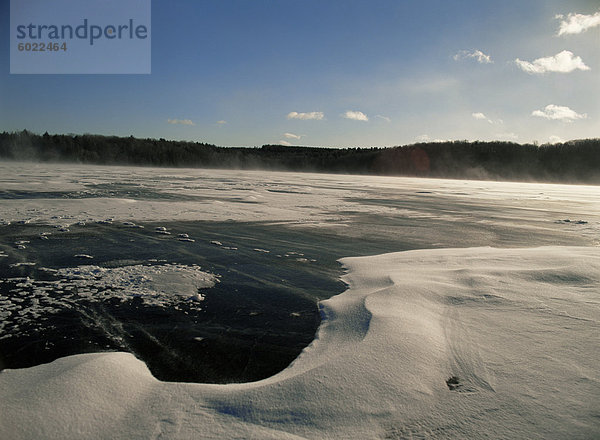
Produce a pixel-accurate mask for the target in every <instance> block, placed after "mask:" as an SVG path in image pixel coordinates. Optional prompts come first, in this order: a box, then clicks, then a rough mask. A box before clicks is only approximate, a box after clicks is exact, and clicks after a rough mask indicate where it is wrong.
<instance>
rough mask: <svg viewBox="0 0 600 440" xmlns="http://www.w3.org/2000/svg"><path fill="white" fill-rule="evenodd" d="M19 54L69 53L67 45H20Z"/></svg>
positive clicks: (18, 46) (18, 47)
mask: <svg viewBox="0 0 600 440" xmlns="http://www.w3.org/2000/svg"><path fill="white" fill-rule="evenodd" d="M17 49H19V52H23V51H25V52H58V51H61V50H62V51H63V52H66V51H67V43H62V44H61V43H19V44H18V45H17Z"/></svg>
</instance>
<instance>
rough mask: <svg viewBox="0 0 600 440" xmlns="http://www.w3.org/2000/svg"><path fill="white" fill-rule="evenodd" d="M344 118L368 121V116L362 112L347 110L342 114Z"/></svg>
mask: <svg viewBox="0 0 600 440" xmlns="http://www.w3.org/2000/svg"><path fill="white" fill-rule="evenodd" d="M342 116H343V117H344V118H346V119H353V120H355V121H365V122H366V121H368V120H369V118H368V117H367V115H365V114H364V113H363V112H359V111H355V110H348V111H347V112H346V113H344V114H343V115H342Z"/></svg>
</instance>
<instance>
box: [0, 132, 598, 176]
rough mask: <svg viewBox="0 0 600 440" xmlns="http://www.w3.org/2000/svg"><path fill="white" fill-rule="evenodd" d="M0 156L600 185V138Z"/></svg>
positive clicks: (178, 144) (91, 149)
mask: <svg viewBox="0 0 600 440" xmlns="http://www.w3.org/2000/svg"><path fill="white" fill-rule="evenodd" d="M0 158H3V159H9V160H21V161H40V162H73V163H93V164H105V165H109V164H111V165H146V166H163V167H205V168H236V169H267V170H289V171H312V172H331V173H350V174H376V175H402V176H419V177H445V178H464V179H494V180H536V181H547V182H568V183H592V184H600V139H584V140H575V141H569V142H565V143H561V144H544V145H540V146H538V145H533V144H516V143H512V142H500V141H497V142H468V141H451V142H435V143H419V144H413V145H406V146H400V147H393V148H318V147H288V146H282V145H263V146H262V147H252V148H240V147H236V148H230V147H218V146H216V145H211V144H205V143H198V142H184V141H167V140H165V139H158V140H157V139H138V138H134V137H132V136H130V137H117V136H100V135H91V134H84V135H49V134H48V133H45V134H44V135H36V134H33V133H31V132H28V131H26V130H24V131H21V132H15V133H7V132H4V133H1V134H0Z"/></svg>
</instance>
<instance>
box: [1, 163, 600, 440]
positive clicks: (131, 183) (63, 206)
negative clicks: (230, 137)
mask: <svg viewBox="0 0 600 440" xmlns="http://www.w3.org/2000/svg"><path fill="white" fill-rule="evenodd" d="M0 176H1V177H0V187H1V188H2V189H3V190H5V191H8V192H10V191H11V190H15V191H19V192H20V193H21V194H24V193H27V192H28V191H29V192H31V194H33V195H35V197H31V198H22V199H6V200H2V202H1V203H2V205H1V211H0V227H3V228H4V227H8V225H10V224H11V223H13V224H29V226H27V227H34V226H35V225H43V226H44V227H45V226H49V225H54V226H58V227H62V228H63V229H65V232H64V233H63V234H64V235H68V234H72V232H67V231H66V229H67V228H68V226H70V225H73V224H78V225H80V226H82V227H83V226H84V225H85V224H86V223H101V224H102V223H104V224H111V225H115V224H119V226H120V227H123V226H125V227H131V225H129V224H124V222H129V223H131V224H132V225H137V224H138V223H143V222H151V223H153V224H157V223H159V222H172V221H219V222H226V221H230V220H231V221H239V222H263V223H265V224H272V225H281V224H284V225H286V227H288V228H290V229H293V230H303V229H304V230H307V229H311V230H318V231H319V232H322V233H323V234H330V236H331V237H335V240H338V241H339V242H340V243H344V242H352V240H353V239H354V238H355V237H361V236H366V235H369V236H370V237H373V239H374V240H380V242H385V241H386V239H388V238H389V237H390V236H391V235H402V236H403V237H405V238H406V243H409V244H410V246H412V247H428V248H430V249H420V250H412V251H406V252H396V253H387V254H382V255H374V256H366V257H358V258H344V259H342V260H341V261H342V264H343V265H344V266H345V267H346V268H347V269H348V273H347V274H346V275H345V276H344V280H345V281H346V282H347V283H348V286H349V287H348V290H347V291H346V292H344V293H343V294H341V295H338V296H336V297H333V298H331V299H329V300H326V301H323V302H321V303H320V307H321V312H322V317H323V320H322V323H321V326H320V328H319V331H318V334H317V335H316V338H315V340H314V342H313V343H312V344H311V345H310V346H308V347H307V348H306V349H305V350H304V351H303V352H302V354H301V355H300V357H298V358H297V359H296V361H295V362H294V363H293V364H292V365H290V366H289V367H288V368H287V369H285V370H283V371H282V372H280V373H279V374H277V375H275V376H273V377H271V378H268V379H265V380H262V381H259V382H254V383H247V384H231V385H206V384H192V383H167V382H160V381H158V380H156V379H155V378H154V377H153V376H152V375H151V374H150V372H149V370H148V369H147V368H146V366H145V365H144V363H143V362H141V361H139V360H137V359H136V358H135V357H134V356H133V355H131V354H127V353H98V354H86V355H77V356H70V357H66V358H61V359H58V360H56V361H54V362H52V363H50V364H45V365H39V366H36V367H32V368H26V369H19V370H3V371H2V372H0V438H2V439H4V438H7V439H38V438H61V439H80V438H89V439H95V438H99V439H100V438H101V439H114V438H123V439H125V438H126V439H136V438H139V439H146V438H173V439H188V438H214V439H222V438H249V439H253V438H256V439H268V438H273V439H286V438H289V439H298V438H308V439H340V438H351V439H369V438H388V439H404V438H472V439H479V438H481V439H483V438H510V439H522V438H533V439H535V438H539V439H542V438H543V439H563V438H581V439H584V438H585V439H587V438H597V437H599V436H600V423H599V420H600V419H599V415H600V403H599V402H600V370H599V369H598V365H599V364H600V352H599V351H598V342H599V339H598V335H599V334H600V328H599V327H600V325H599V321H600V247H599V246H600V204H599V203H598V200H600V189H599V188H598V187H593V186H570V185H547V184H537V183H506V182H504V183H502V182H469V181H459V180H455V181H451V180H441V179H437V180H434V179H410V178H393V177H372V176H343V175H324V174H323V175H319V174H298V173H274V172H270V173H265V172H250V171H232V170H229V171H224V170H189V169H188V170H186V169H174V170H169V169H160V170H157V169H150V168H139V169H135V172H131V169H130V168H126V167H87V166H74V165H31V164H6V163H3V164H0ZM24 176H27V178H26V179H25V178H24ZM120 184H126V185H128V191H127V192H123V193H120V192H119V191H120V190H119V185H120ZM132 188H135V189H136V191H135V192H134V193H132V192H131V191H129V190H130V189H132ZM44 191H47V192H55V193H60V194H62V195H63V196H61V197H56V196H53V197H50V196H48V197H46V198H45V197H43V192H44ZM38 193H40V194H38ZM116 222H119V223H116ZM165 224H166V223H165ZM169 226H170V225H169ZM11 227H12V226H11ZM95 227H97V228H102V227H103V226H95ZM107 227H108V226H107ZM114 227H116V226H114ZM158 228H162V229H158V230H157V231H156V232H159V233H160V232H163V233H165V232H168V231H167V229H166V227H164V226H163V227H160V226H159V227H158ZM73 229H75V228H73ZM173 233H174V236H173V238H172V239H171V238H168V237H161V238H160V239H161V240H163V241H165V242H166V241H168V240H173V241H175V242H176V240H175V237H178V238H179V239H186V238H189V237H182V236H181V235H178V234H179V233H180V231H178V230H176V229H175V228H173ZM63 234H61V235H63ZM151 235H152V236H155V235H154V234H151ZM215 238H219V240H223V242H222V241H219V240H216V239H215V240H212V241H211V242H210V243H212V244H213V245H215V246H220V247H222V248H223V249H237V247H233V246H223V243H225V244H227V245H229V244H237V243H229V241H226V240H224V239H223V238H221V236H219V235H215ZM190 240H192V239H190ZM36 242H37V240H36ZM490 243H494V244H495V246H497V247H503V249H500V248H492V247H480V246H481V245H484V244H490ZM197 245H198V243H196V245H188V244H185V246H186V248H192V247H193V246H197ZM541 245H544V246H541ZM574 245H577V246H574ZM19 246H25V245H24V244H14V241H13V242H11V243H9V244H8V245H6V246H5V248H3V249H2V250H1V251H0V257H4V258H6V259H8V260H10V262H12V261H13V260H12V259H13V258H14V259H15V263H12V264H20V263H25V264H28V263H27V261H26V260H25V258H26V253H27V252H29V250H30V248H33V246H27V247H25V248H23V249H19ZM182 246H184V244H182ZM410 246H409V247H410ZM265 248H267V249H265ZM432 248H433V249H432ZM436 248H441V249H436ZM240 249H242V248H241V247H240ZM252 249H254V250H255V251H256V253H255V254H254V255H256V256H258V255H262V254H265V255H264V256H270V255H271V254H267V253H266V252H268V249H271V248H270V247H269V245H268V243H261V242H257V243H256V247H252ZM273 249H274V248H273ZM315 249H316V250H315V254H314V255H313V253H312V251H311V253H310V254H308V253H307V256H308V255H310V257H312V256H314V257H316V258H317V260H319V259H320V257H319V256H318V254H317V253H316V252H317V250H318V246H317V247H315ZM393 250H395V249H390V251H393ZM275 252H276V251H273V255H275ZM277 252H279V253H278V255H285V257H288V259H285V260H284V259H281V260H280V261H291V260H292V259H298V258H304V259H306V260H308V261H307V262H310V263H313V265H314V266H315V267H318V264H319V263H318V262H317V261H315V259H314V258H310V259H308V258H307V257H306V256H303V255H302V254H301V253H298V252H296V251H293V250H291V251H290V252H287V253H284V252H280V251H277ZM82 255H83V254H82ZM4 258H3V259H4ZM17 258H19V259H17ZM4 261H6V260H4ZM149 261H150V260H149ZM154 262H156V263H160V262H164V260H160V261H159V260H154ZM42 269H43V268H42ZM42 269H40V270H42ZM154 271H157V272H154ZM53 274H54V275H58V276H60V277H62V278H65V279H67V280H68V282H67V283H63V284H64V288H65V292H67V290H66V289H67V288H68V287H69V285H70V284H73V285H75V284H76V285H77V286H80V287H81V289H79V292H78V293H77V294H79V295H81V294H86V292H89V293H90V296H92V297H93V296H94V292H95V291H96V290H97V289H98V288H99V286H100V288H101V289H107V290H109V291H110V294H111V295H113V294H114V295H119V294H120V292H121V291H122V290H124V289H127V291H128V292H132V291H133V290H132V289H134V290H135V289H138V290H136V291H139V292H141V293H140V294H141V295H145V297H146V298H148V299H151V298H154V299H155V300H156V301H164V300H165V298H168V297H169V295H172V294H173V292H175V293H176V294H179V295H183V296H185V297H189V298H194V295H198V288H199V287H203V286H205V287H209V286H210V285H211V284H210V283H211V282H216V279H215V278H214V276H212V275H210V274H208V273H205V272H203V271H201V270H200V268H199V267H196V266H183V265H182V266H181V267H175V266H173V265H166V264H164V265H163V264H156V265H153V266H148V265H139V264H133V265H129V266H124V267H118V268H106V267H99V266H80V267H71V268H62V269H59V270H57V271H56V272H53ZM0 281H1V280H0ZM7 283H13V284H15V286H14V288H15V289H19V292H20V293H19V295H30V294H31V293H30V292H34V294H35V295H37V296H35V295H33V297H34V298H33V299H39V301H38V303H39V304H40V306H42V307H46V306H45V305H44V301H43V299H44V298H45V296H44V295H46V294H45V292H46V290H45V289H46V288H47V286H46V284H44V283H43V282H37V281H34V280H31V279H29V278H25V277H24V278H18V279H17V278H13V279H11V280H8V279H6V280H5V283H4V286H6V285H7ZM36 283H37V284H36ZM63 284H61V286H62V285H63ZM58 287H60V286H58ZM58 287H57V288H58ZM61 288H62V287H61ZM57 291H58V290H57ZM65 295H67V294H66V293H65ZM38 297H39V298H38ZM195 299H196V300H201V299H202V297H201V295H200V296H198V297H196V298H195ZM19 301H21V299H20V298H19V297H18V295H17V297H15V299H14V302H12V303H10V302H6V299H5V298H4V297H0V305H2V312H0V318H2V319H3V318H4V317H5V313H8V312H7V311H6V310H7V307H10V308H11V310H13V309H14V310H13V311H17V312H19V313H21V312H22V313H23V314H26V313H27V311H26V310H21V309H20V308H19V307H25V306H20V305H19V304H20V303H19ZM27 307H30V306H29V305H28V306H27ZM5 309H6V310H5ZM3 313H4V314H3ZM32 316H34V315H32ZM294 316H295V315H292V316H290V319H297V317H296V318H294ZM34 318H35V316H34Z"/></svg>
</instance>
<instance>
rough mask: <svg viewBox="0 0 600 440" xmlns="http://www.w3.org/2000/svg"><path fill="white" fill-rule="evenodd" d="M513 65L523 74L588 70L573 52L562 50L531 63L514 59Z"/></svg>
mask: <svg viewBox="0 0 600 440" xmlns="http://www.w3.org/2000/svg"><path fill="white" fill-rule="evenodd" d="M515 63H517V66H519V67H520V68H521V69H522V70H523V71H524V72H527V73H532V74H533V73H546V72H560V73H569V72H572V71H574V70H577V69H579V70H590V68H589V67H588V66H586V65H585V64H584V62H583V60H582V59H581V57H574V56H573V52H570V51H568V50H563V51H562V52H560V53H557V54H556V55H554V56H551V57H544V58H538V59H537V60H534V61H533V62H532V63H530V62H529V61H522V60H520V59H518V58H517V59H516V60H515Z"/></svg>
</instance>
